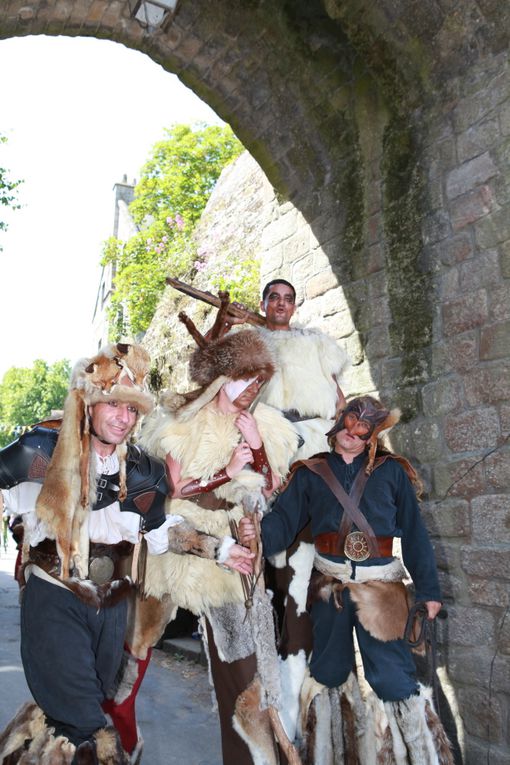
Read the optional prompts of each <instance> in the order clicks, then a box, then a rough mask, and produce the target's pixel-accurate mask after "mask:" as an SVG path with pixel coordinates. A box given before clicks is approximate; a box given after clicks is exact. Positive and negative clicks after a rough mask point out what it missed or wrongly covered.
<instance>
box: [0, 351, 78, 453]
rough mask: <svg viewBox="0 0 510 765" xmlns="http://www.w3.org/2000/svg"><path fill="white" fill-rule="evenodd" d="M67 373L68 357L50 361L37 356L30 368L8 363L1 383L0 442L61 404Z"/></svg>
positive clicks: (6, 441)
mask: <svg viewBox="0 0 510 765" xmlns="http://www.w3.org/2000/svg"><path fill="white" fill-rule="evenodd" d="M70 375H71V367H70V363H69V361H67V359H64V360H63V361H57V362H55V363H54V364H51V365H50V364H47V363H46V361H42V360H41V359H37V360H36V361H34V363H33V366H32V367H30V368H24V367H11V368H10V369H9V370H8V371H7V372H6V373H5V375H4V377H3V380H2V382H1V383H0V446H5V444H7V443H9V441H11V440H12V439H13V438H14V437H15V436H16V435H17V434H18V433H20V432H22V431H23V430H24V428H25V427H27V426H29V425H33V424H34V423H36V422H39V421H40V420H43V419H45V418H46V417H49V416H50V415H51V411H52V410H54V409H61V408H62V406H63V404H64V399H65V397H66V394H67V390H68V387H69V378H70Z"/></svg>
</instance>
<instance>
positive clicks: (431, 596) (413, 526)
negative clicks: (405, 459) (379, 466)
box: [393, 463, 441, 601]
mask: <svg viewBox="0 0 510 765" xmlns="http://www.w3.org/2000/svg"><path fill="white" fill-rule="evenodd" d="M393 464H394V465H395V467H396V468H397V469H398V478H397V488H396V497H395V502H396V505H397V524H398V526H399V527H400V529H401V530H402V558H403V561H404V565H405V567H406V568H407V570H408V571H409V573H410V575H411V578H412V580H413V583H414V586H415V590H416V600H417V601H426V600H435V601H440V600H441V590H440V587H439V579H438V575H437V566H436V561H435V556H434V550H433V548H432V544H431V542H430V538H429V535H428V531H427V529H426V528H425V524H424V523H423V519H422V516H421V512H420V507H419V505H418V501H417V499H416V494H415V492H414V489H413V486H412V484H411V481H410V480H409V478H408V477H407V475H406V472H405V470H404V469H403V468H402V467H401V466H400V465H398V464H397V463H393Z"/></svg>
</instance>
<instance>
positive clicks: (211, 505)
mask: <svg viewBox="0 0 510 765" xmlns="http://www.w3.org/2000/svg"><path fill="white" fill-rule="evenodd" d="M185 499H186V501H187V502H193V504H194V505H198V507H201V508H202V510H232V509H233V508H234V507H235V504H234V503H233V502H229V501H228V499H222V498H220V497H217V496H216V494H214V493H213V492H212V491H208V492H207V493H206V494H195V495H194V496H193V497H185Z"/></svg>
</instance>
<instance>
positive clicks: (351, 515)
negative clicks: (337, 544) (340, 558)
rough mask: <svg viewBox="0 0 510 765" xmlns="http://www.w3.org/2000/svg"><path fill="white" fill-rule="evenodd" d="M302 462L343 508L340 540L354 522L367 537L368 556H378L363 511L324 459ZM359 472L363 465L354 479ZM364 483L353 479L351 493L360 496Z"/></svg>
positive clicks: (362, 469) (372, 533)
mask: <svg viewBox="0 0 510 765" xmlns="http://www.w3.org/2000/svg"><path fill="white" fill-rule="evenodd" d="M303 463H304V464H305V465H306V466H307V467H308V468H309V470H311V471H312V473H315V474H316V475H318V476H320V477H321V478H322V479H323V481H324V482H325V483H326V485H327V486H328V487H329V489H331V491H332V492H333V494H334V495H335V497H336V498H337V500H338V501H339V503H340V504H341V506H342V508H343V510H344V513H343V517H342V522H341V524H340V529H339V531H338V533H339V535H340V538H341V539H340V541H341V542H343V539H345V536H346V533H347V532H348V531H349V529H350V527H351V525H352V524H354V525H355V526H357V528H358V529H359V530H360V531H363V533H364V534H365V536H366V538H367V543H368V549H369V551H370V557H373V558H376V557H379V547H378V544H377V538H376V536H375V534H374V531H373V529H372V527H371V526H370V524H369V522H368V521H367V519H366V518H365V516H364V515H363V513H361V512H360V510H359V509H358V506H357V504H355V503H354V502H353V500H352V497H350V496H349V494H347V492H346V491H345V489H344V487H343V486H342V484H341V483H340V481H339V480H338V479H337V477H336V476H335V474H334V473H333V471H332V469H331V468H330V466H329V465H328V463H327V462H326V460H325V459H324V458H322V457H317V458H312V459H309V460H303ZM360 473H362V474H364V475H365V470H364V465H363V466H362V467H361V468H360V470H359V473H358V475H357V476H356V479H358V476H359V474H360ZM366 479H367V480H368V476H366ZM360 484H361V485H360ZM365 484H366V480H365V481H364V482H363V479H362V478H359V482H357V480H355V481H354V484H353V486H352V489H351V491H353V494H355V495H358V493H359V497H360V498H361V495H362V494H363V490H364V488H365Z"/></svg>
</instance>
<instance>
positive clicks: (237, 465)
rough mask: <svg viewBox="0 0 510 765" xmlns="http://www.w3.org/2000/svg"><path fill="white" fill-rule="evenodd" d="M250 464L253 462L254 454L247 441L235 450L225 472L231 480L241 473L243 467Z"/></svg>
mask: <svg viewBox="0 0 510 765" xmlns="http://www.w3.org/2000/svg"><path fill="white" fill-rule="evenodd" d="M250 462H253V454H252V453H251V449H250V447H249V446H248V444H247V443H246V441H242V442H241V443H240V444H238V445H237V446H236V448H235V449H234V451H233V453H232V456H231V458H230V462H229V463H228V465H227V466H226V468H225V472H226V474H227V475H228V477H229V478H234V476H236V475H237V474H238V473H240V472H241V470H242V469H243V467H244V466H245V465H248V464H249V463H250Z"/></svg>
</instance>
